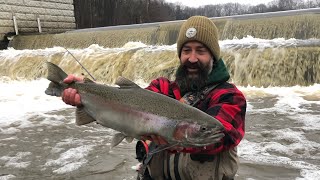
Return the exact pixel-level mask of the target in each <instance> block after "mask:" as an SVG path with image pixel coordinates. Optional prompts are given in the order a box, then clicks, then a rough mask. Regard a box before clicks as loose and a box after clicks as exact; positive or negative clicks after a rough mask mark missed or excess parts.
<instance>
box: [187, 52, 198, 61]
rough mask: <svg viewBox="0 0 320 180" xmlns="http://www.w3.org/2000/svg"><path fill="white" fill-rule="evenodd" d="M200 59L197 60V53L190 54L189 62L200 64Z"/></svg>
mask: <svg viewBox="0 0 320 180" xmlns="http://www.w3.org/2000/svg"><path fill="white" fill-rule="evenodd" d="M198 61H199V60H198V58H197V55H196V52H195V51H192V52H191V54H190V57H189V62H191V63H196V62H198Z"/></svg>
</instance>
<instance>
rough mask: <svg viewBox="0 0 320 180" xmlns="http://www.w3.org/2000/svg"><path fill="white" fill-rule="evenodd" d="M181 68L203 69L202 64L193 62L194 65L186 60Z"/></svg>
mask: <svg viewBox="0 0 320 180" xmlns="http://www.w3.org/2000/svg"><path fill="white" fill-rule="evenodd" d="M183 66H184V67H186V68H192V69H196V68H198V69H203V67H202V64H201V63H200V61H197V62H195V63H191V62H190V61H189V60H188V61H187V62H186V63H184V65H183Z"/></svg>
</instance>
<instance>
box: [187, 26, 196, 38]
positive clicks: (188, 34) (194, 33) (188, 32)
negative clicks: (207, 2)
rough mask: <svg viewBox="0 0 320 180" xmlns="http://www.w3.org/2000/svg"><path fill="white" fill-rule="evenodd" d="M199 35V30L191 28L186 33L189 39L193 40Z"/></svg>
mask: <svg viewBox="0 0 320 180" xmlns="http://www.w3.org/2000/svg"><path fill="white" fill-rule="evenodd" d="M196 34H197V30H196V28H193V27H192V28H189V29H188V30H187V31H186V36H187V38H193V37H194V36H196Z"/></svg>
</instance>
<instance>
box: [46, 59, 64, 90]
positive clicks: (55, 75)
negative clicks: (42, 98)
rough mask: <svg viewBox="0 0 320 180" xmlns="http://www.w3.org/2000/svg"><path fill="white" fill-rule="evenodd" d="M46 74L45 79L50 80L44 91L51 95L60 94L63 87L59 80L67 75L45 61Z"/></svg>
mask: <svg viewBox="0 0 320 180" xmlns="http://www.w3.org/2000/svg"><path fill="white" fill-rule="evenodd" d="M47 66H48V76H47V79H48V80H50V81H51V83H50V84H49V86H48V88H47V89H46V91H45V93H46V94H48V95H51V96H61V94H62V91H63V89H64V88H63V87H62V86H61V84H60V83H61V81H63V80H64V79H65V78H66V77H67V76H68V75H67V74H66V73H65V72H64V71H63V70H62V69H61V68H60V67H59V66H57V65H55V64H53V63H51V62H47Z"/></svg>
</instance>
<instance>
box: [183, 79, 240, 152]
mask: <svg viewBox="0 0 320 180" xmlns="http://www.w3.org/2000/svg"><path fill="white" fill-rule="evenodd" d="M210 95H211V97H210V100H209V105H208V108H207V110H206V111H205V112H206V113H208V114H209V115H211V116H213V117H214V118H216V119H217V120H219V121H220V122H221V123H222V125H223V126H224V128H225V130H224V134H225V136H224V137H223V138H222V140H221V141H220V142H219V143H216V144H212V145H209V146H206V147H203V148H186V149H185V150H184V152H188V153H206V154H216V153H219V152H221V151H225V150H228V149H230V148H233V147H235V146H237V145H238V144H239V143H240V141H241V139H242V138H243V136H244V130H245V113H246V99H245V97H244V95H243V94H242V93H241V92H240V91H239V90H238V89H237V88H236V87H235V86H234V85H232V84H229V83H228V84H227V85H224V87H220V88H217V89H215V90H213V92H211V93H210Z"/></svg>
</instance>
